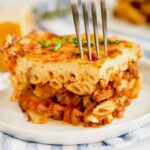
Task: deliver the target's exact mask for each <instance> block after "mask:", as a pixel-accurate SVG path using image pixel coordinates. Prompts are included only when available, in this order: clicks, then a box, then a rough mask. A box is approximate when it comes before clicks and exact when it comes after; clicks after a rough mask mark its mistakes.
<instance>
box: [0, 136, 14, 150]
mask: <svg viewBox="0 0 150 150" xmlns="http://www.w3.org/2000/svg"><path fill="white" fill-rule="evenodd" d="M11 142H12V137H11V136H9V135H7V134H4V133H3V134H2V137H1V145H2V148H3V150H12V149H11Z"/></svg>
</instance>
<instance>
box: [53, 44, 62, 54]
mask: <svg viewBox="0 0 150 150" xmlns="http://www.w3.org/2000/svg"><path fill="white" fill-rule="evenodd" d="M61 46H62V44H61V43H58V44H56V45H55V46H54V47H53V49H52V51H54V52H57V51H58V50H59V49H60V48H61Z"/></svg>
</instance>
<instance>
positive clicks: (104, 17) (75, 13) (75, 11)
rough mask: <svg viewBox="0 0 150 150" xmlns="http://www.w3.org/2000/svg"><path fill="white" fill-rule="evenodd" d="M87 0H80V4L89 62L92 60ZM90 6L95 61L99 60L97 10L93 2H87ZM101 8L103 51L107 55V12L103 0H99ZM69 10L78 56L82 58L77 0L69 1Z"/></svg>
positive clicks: (91, 0)
mask: <svg viewBox="0 0 150 150" xmlns="http://www.w3.org/2000/svg"><path fill="white" fill-rule="evenodd" d="M86 1H87V0H81V2H82V13H83V18H84V26H85V33H86V41H87V47H88V57H89V60H90V61H91V60H92V53H91V40H90V31H89V14H88V8H87V2H86ZM89 1H90V6H91V14H92V22H93V31H94V41H95V46H96V54H97V59H99V57H100V54H99V39H98V22H97V9H96V2H95V0H89ZM100 6H101V7H100V8H101V18H102V30H103V40H104V50H105V54H106V55H107V11H106V2H105V0H100ZM71 8H72V14H73V20H74V25H75V31H76V36H77V40H78V43H79V49H80V55H81V58H83V48H82V37H81V32H80V20H79V11H78V0H71Z"/></svg>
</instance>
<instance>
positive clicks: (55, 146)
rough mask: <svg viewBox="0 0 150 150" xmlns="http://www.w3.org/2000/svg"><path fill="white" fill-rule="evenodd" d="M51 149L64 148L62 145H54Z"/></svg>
mask: <svg viewBox="0 0 150 150" xmlns="http://www.w3.org/2000/svg"><path fill="white" fill-rule="evenodd" d="M51 150H63V146H62V145H52V147H51Z"/></svg>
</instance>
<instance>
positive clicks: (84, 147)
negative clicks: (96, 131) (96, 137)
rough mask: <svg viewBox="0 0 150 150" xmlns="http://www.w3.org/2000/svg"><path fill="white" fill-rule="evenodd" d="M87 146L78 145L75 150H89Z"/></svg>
mask: <svg viewBox="0 0 150 150" xmlns="http://www.w3.org/2000/svg"><path fill="white" fill-rule="evenodd" d="M88 146H89V144H78V145H77V150H88V149H89V147H88Z"/></svg>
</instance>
